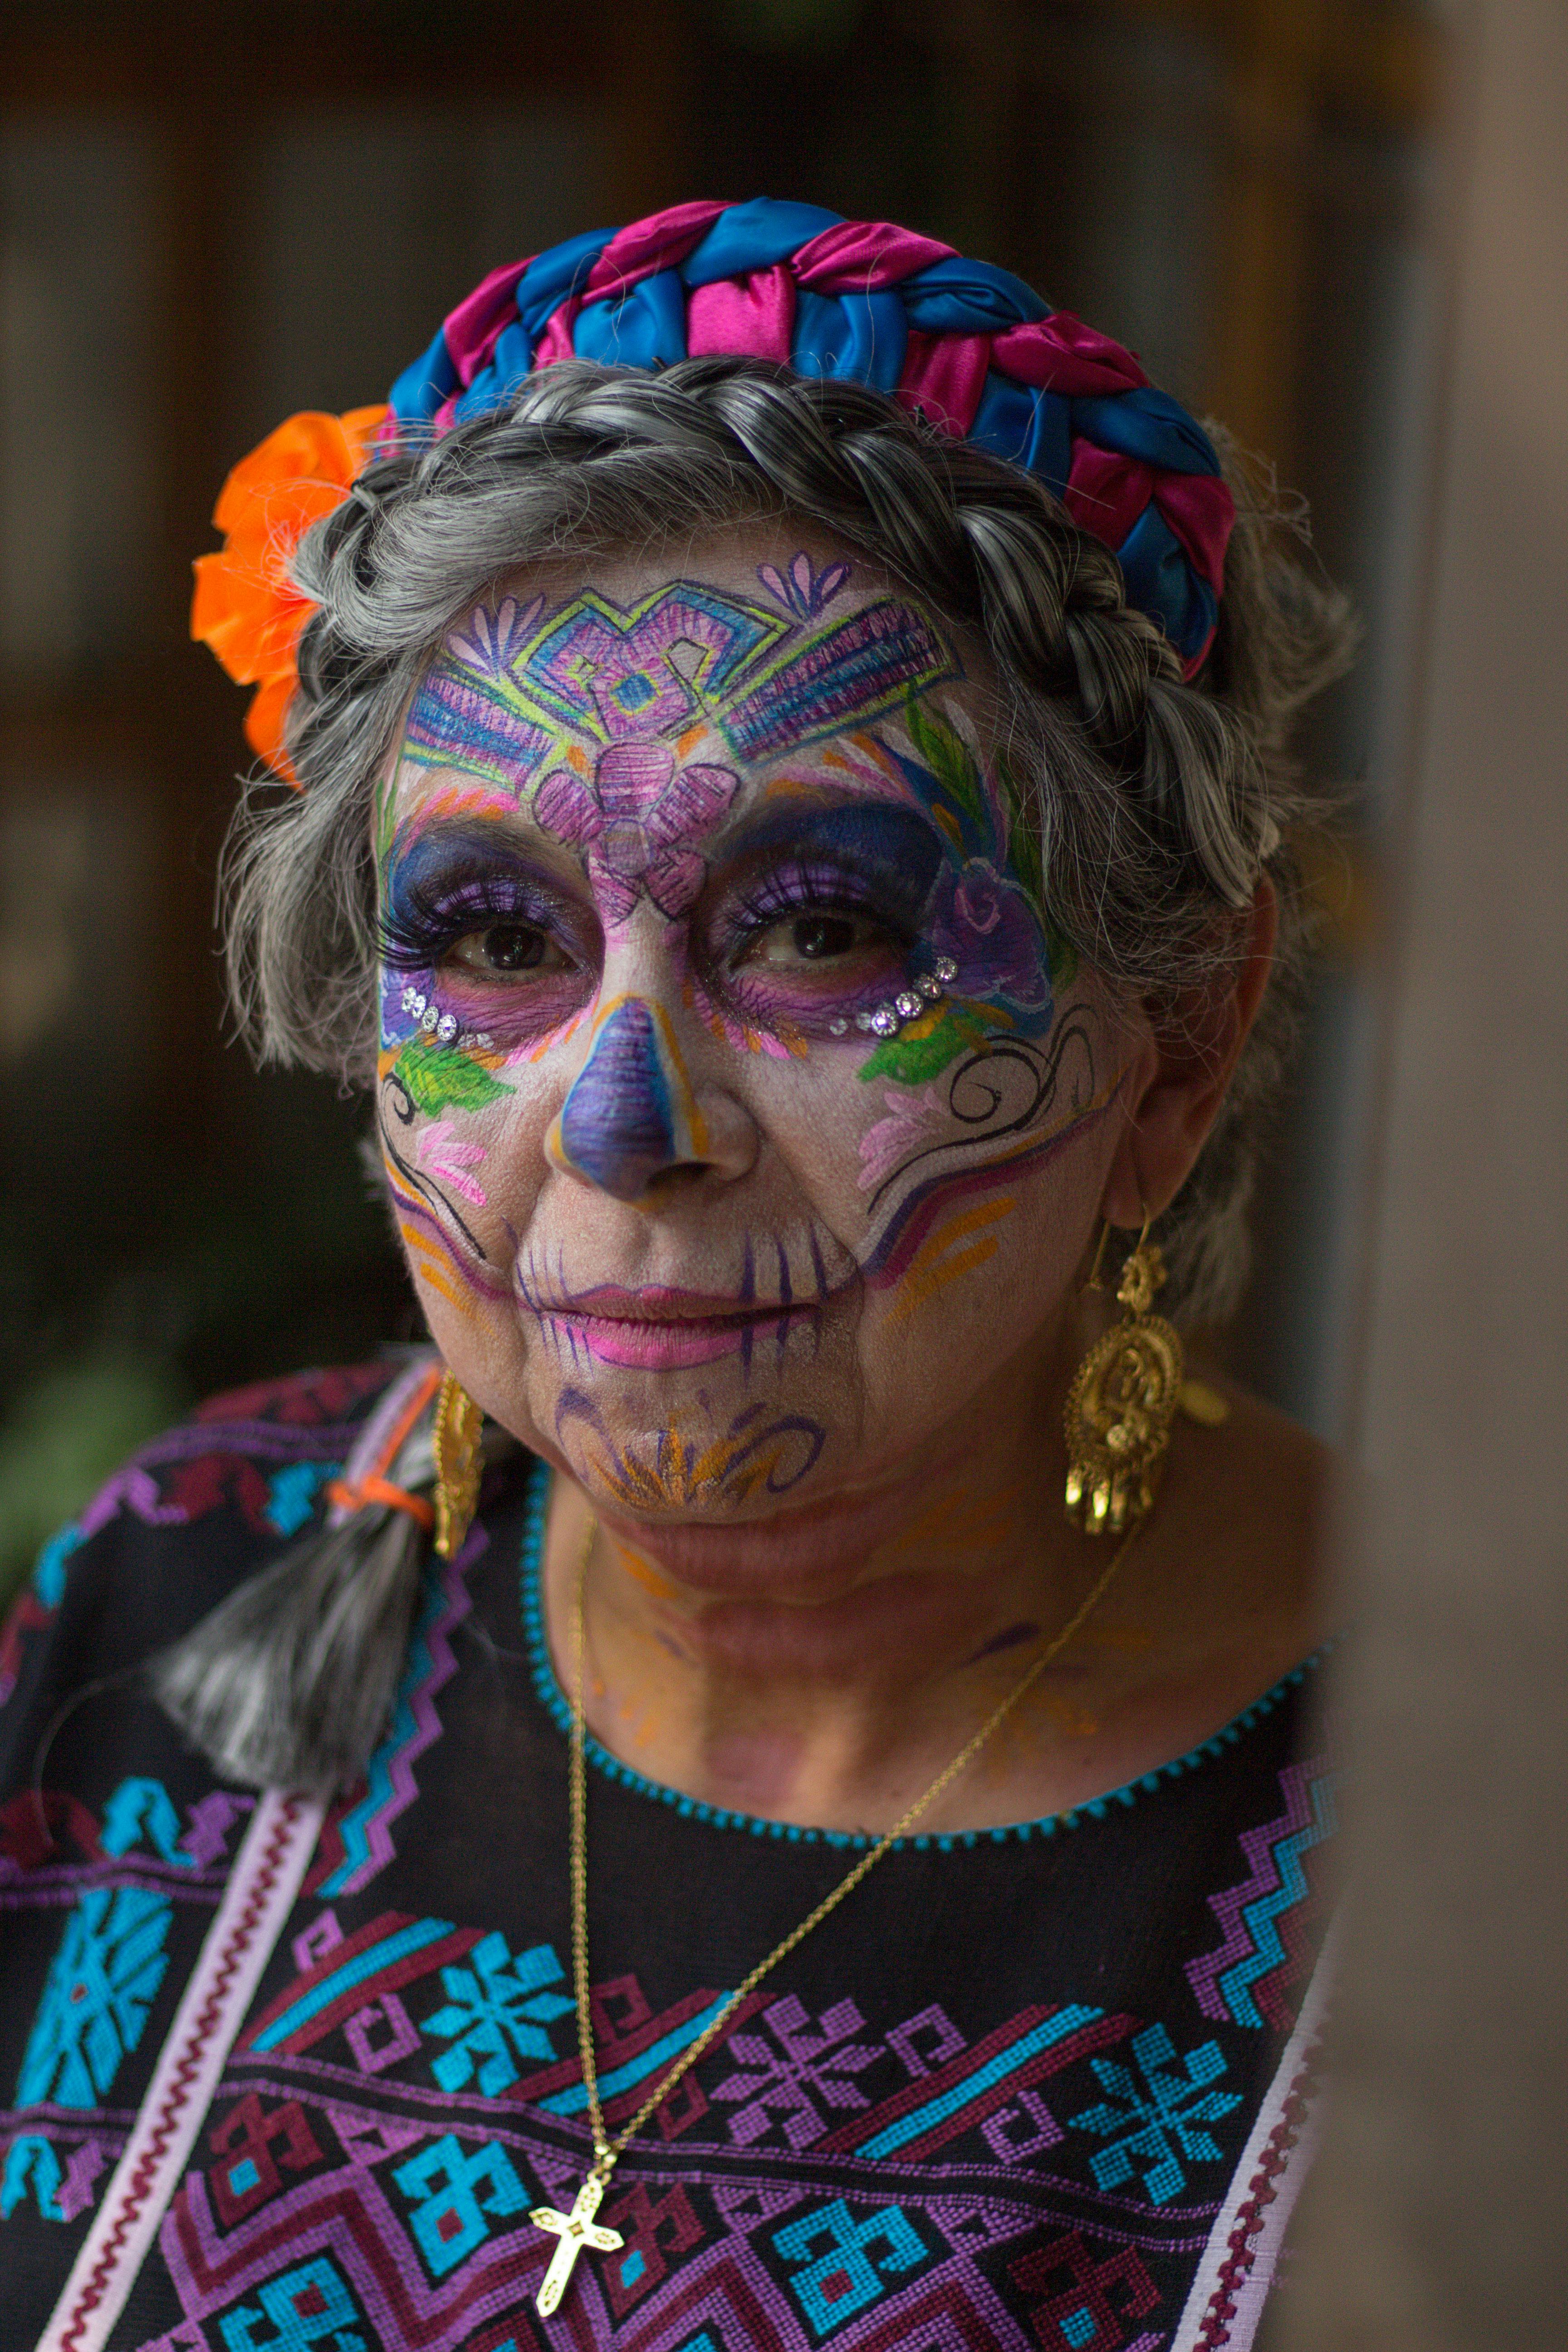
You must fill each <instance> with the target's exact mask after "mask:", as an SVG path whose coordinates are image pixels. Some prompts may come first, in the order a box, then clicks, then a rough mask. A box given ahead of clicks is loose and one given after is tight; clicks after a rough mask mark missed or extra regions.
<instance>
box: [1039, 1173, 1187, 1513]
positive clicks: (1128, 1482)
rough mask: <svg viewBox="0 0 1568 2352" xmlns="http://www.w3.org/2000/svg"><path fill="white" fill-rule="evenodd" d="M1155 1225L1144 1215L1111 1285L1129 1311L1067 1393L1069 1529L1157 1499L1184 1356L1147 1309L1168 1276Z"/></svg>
mask: <svg viewBox="0 0 1568 2352" xmlns="http://www.w3.org/2000/svg"><path fill="white" fill-rule="evenodd" d="M1151 1223H1152V1218H1151V1217H1150V1215H1149V1213H1148V1211H1147V1210H1145V1211H1144V1213H1143V1230H1142V1233H1141V1234H1139V1236H1138V1246H1137V1248H1136V1249H1134V1250H1133V1251H1132V1252H1131V1254H1130V1255H1129V1257H1128V1259H1127V1263H1126V1265H1124V1266H1123V1267H1122V1269H1121V1281H1120V1282H1119V1283H1118V1284H1117V1286H1116V1296H1117V1297H1118V1298H1119V1299H1120V1300H1121V1305H1122V1307H1124V1308H1125V1310H1126V1311H1125V1313H1124V1314H1123V1316H1122V1318H1121V1322H1120V1323H1118V1324H1115V1325H1113V1326H1112V1328H1110V1330H1109V1331H1107V1332H1106V1333H1105V1335H1104V1336H1103V1338H1101V1339H1097V1340H1096V1342H1095V1344H1094V1346H1093V1347H1092V1348H1091V1349H1089V1353H1088V1355H1087V1356H1086V1357H1085V1358H1084V1360H1083V1361H1082V1363H1081V1364H1080V1365H1079V1368H1078V1370H1077V1372H1076V1373H1075V1374H1074V1376H1073V1383H1072V1386H1071V1388H1069V1389H1068V1399H1067V1444H1068V1478H1067V1512H1068V1518H1069V1519H1070V1520H1071V1521H1072V1522H1073V1524H1074V1526H1075V1527H1081V1528H1082V1529H1083V1531H1084V1533H1085V1534H1086V1535H1091V1536H1097V1535H1100V1534H1101V1533H1102V1532H1103V1531H1104V1529H1105V1528H1110V1530H1111V1533H1112V1534H1113V1535H1120V1534H1121V1531H1122V1529H1123V1528H1130V1527H1136V1526H1137V1524H1138V1521H1139V1520H1140V1519H1141V1518H1142V1517H1143V1516H1144V1514H1145V1512H1146V1511H1148V1510H1149V1509H1150V1508H1151V1507H1152V1504H1153V1500H1154V1489H1155V1486H1157V1484H1158V1482H1159V1472H1160V1465H1161V1463H1162V1461H1163V1458H1164V1453H1165V1448H1166V1446H1167V1445H1168V1444H1170V1442H1171V1423H1172V1422H1173V1420H1174V1419H1175V1415H1176V1406H1177V1404H1178V1403H1179V1402H1180V1400H1181V1393H1182V1375H1183V1370H1184V1356H1183V1351H1182V1342H1181V1339H1180V1336H1179V1335H1178V1333H1177V1331H1176V1329H1175V1327H1174V1325H1173V1324H1170V1323H1167V1322H1166V1321H1165V1319H1164V1318H1163V1316H1160V1315H1152V1314H1151V1313H1150V1311H1149V1310H1150V1308H1151V1307H1152V1305H1153V1303H1154V1294H1155V1292H1156V1291H1157V1290H1158V1289H1159V1287H1160V1286H1161V1284H1162V1283H1163V1281H1164V1279H1165V1262H1164V1257H1163V1253H1162V1252H1161V1249H1160V1246H1159V1244H1158V1243H1157V1242H1151V1241H1150V1239H1149V1227H1150V1225H1151ZM1109 1234H1110V1225H1109V1224H1107V1225H1104V1226H1102V1228H1101V1230H1100V1247H1099V1248H1098V1249H1097V1250H1096V1252H1095V1254H1094V1264H1093V1265H1092V1267H1091V1268H1090V1270H1089V1289H1090V1290H1098V1289H1099V1288H1100V1261H1101V1259H1102V1258H1103V1257H1104V1255H1105V1244H1106V1239H1107V1236H1108V1235H1109Z"/></svg>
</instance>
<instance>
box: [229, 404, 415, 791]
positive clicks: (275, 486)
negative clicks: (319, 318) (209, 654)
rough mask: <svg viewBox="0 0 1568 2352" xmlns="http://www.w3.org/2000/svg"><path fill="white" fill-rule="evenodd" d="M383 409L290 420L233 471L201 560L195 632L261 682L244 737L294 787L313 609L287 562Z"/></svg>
mask: <svg viewBox="0 0 1568 2352" xmlns="http://www.w3.org/2000/svg"><path fill="white" fill-rule="evenodd" d="M386 415H387V411H386V409H385V407H384V406H382V407H376V408H351V409H350V410H349V412H348V414H347V415H345V416H328V415H323V414H322V413H321V411H320V410H316V409H303V410H301V411H300V415H297V416H290V417H289V418H288V419H287V420H286V421H285V422H284V423H283V424H281V425H279V427H278V429H277V431H276V432H275V433H269V434H268V436H267V438H266V440H265V441H263V442H262V443H261V445H260V446H259V447H258V448H255V449H253V450H252V451H251V453H250V455H249V457H242V458H241V459H240V461H239V463H238V465H237V467H235V469H234V471H233V473H232V474H230V476H229V478H228V479H227V481H226V483H225V484H224V486H223V491H222V495H221V496H220V497H219V499H218V502H217V506H216V509H215V510H214V513H213V521H214V523H215V524H216V527H217V529H218V530H221V531H222V532H223V533H224V535H225V540H224V545H223V547H222V549H221V550H220V551H218V553H216V555H198V556H197V558H196V561H195V575H196V592H195V597H194V598H193V600H192V604H191V635H192V636H193V637H195V638H196V639H198V640H199V641H200V642H202V643H203V644H205V645H209V646H211V647H212V649H213V651H214V653H215V654H216V656H217V657H218V659H219V661H220V662H221V663H222V664H223V666H224V667H225V669H226V670H227V672H228V674H229V676H230V677H232V678H234V679H235V680H236V681H237V683H238V684H239V685H241V686H254V687H257V688H258V693H257V694H256V695H255V696H254V697H253V698H252V700H251V705H250V709H248V711H247V713H246V719H245V734H246V740H247V742H248V743H249V745H250V748H251V750H252V751H255V752H257V753H258V754H259V756H260V757H261V758H262V759H263V760H265V761H266V762H267V764H268V767H269V768H270V769H271V770H272V772H273V773H274V774H275V775H279V776H281V777H283V778H284V779H285V781H286V782H289V783H291V784H292V783H297V782H298V781H299V780H298V778H297V777H296V776H295V773H294V771H293V768H292V767H291V766H290V764H289V755H288V753H287V752H286V751H285V750H284V749H283V719H284V713H285V712H286V711H287V709H288V708H289V697H290V696H291V695H292V694H293V691H294V688H295V686H296V685H297V683H298V672H297V670H296V667H295V658H296V654H297V650H298V647H299V643H300V630H301V629H302V628H303V627H304V625H305V623H306V622H307V620H308V619H309V618H310V614H311V613H312V612H313V611H314V610H315V607H314V605H313V604H311V602H310V598H309V597H308V596H302V595H301V594H300V591H299V590H298V589H297V588H296V587H295V586H294V584H293V582H292V581H291V580H290V579H289V576H288V563H289V557H290V556H291V555H292V554H293V552H294V550H295V548H296V547H297V546H298V545H299V543H300V540H301V539H302V538H303V537H304V535H305V533H306V531H307V530H309V529H310V525H311V524H312V523H313V522H319V521H320V520H321V517H322V515H324V514H330V513H331V510H332V509H333V508H334V507H335V506H338V505H341V504H342V500H343V499H344V498H346V497H347V495H348V491H349V488H350V485H351V484H352V483H353V480H354V478H355V477H356V476H357V475H359V474H360V473H362V472H363V469H364V467H365V466H366V464H367V463H368V462H369V459H370V457H371V455H372V452H373V449H374V442H375V436H376V433H377V431H378V430H379V428H380V426H381V425H382V423H383V421H384V418H385V416H386Z"/></svg>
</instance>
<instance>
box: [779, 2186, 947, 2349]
mask: <svg viewBox="0 0 1568 2352" xmlns="http://www.w3.org/2000/svg"><path fill="white" fill-rule="evenodd" d="M825 2237H826V2239H827V2241H828V2245H827V2250H826V2252H825V2253H820V2254H818V2255H817V2256H816V2260H815V2261H808V2260H807V2257H808V2256H809V2255H810V2253H811V2250H812V2248H813V2247H814V2246H816V2245H817V2244H819V2243H820V2242H821V2241H822V2240H823V2239H824V2238H825ZM879 2242H880V2243H881V2245H882V2248H883V2252H881V2253H879V2254H877V2255H875V2256H873V2254H872V2252H871V2248H872V2247H873V2246H875V2245H877V2244H878V2243H879ZM773 2245H774V2247H775V2249H776V2250H777V2252H779V2253H780V2254H782V2255H783V2256H784V2261H785V2262H786V2263H806V2267H805V2270H803V2271H797V2272H796V2273H795V2277H794V2278H792V2279H791V2281H790V2283H789V2284H790V2287H791V2290H792V2292H793V2294H794V2295H795V2301H796V2302H797V2303H798V2304H799V2305H800V2307H801V2310H802V2311H803V2312H804V2313H805V2317H806V2321H807V2324H808V2325H809V2326H810V2327H811V2328H812V2330H813V2332H814V2333H815V2334H816V2335H817V2336H826V2333H827V2331H828V2329H829V2328H830V2327H837V2326H840V2325H841V2324H842V2323H843V2322H844V2321H845V2320H846V2319H848V2318H849V2317H850V2316H851V2315H853V2314H854V2313H855V2312H857V2311H864V2310H865V2308H866V2306H867V2305H868V2304H872V2303H876V2302H878V2301H879V2300H880V2298H881V2296H882V2294H884V2293H885V2291H886V2290H885V2287H884V2284H883V2281H882V2278H881V2277H880V2275H879V2273H881V2272H883V2271H889V2272H892V2273H895V2274H896V2273H900V2272H902V2271H911V2270H913V2269H914V2268H915V2267H916V2266H917V2264H919V2263H923V2262H924V2261H925V2259H926V2248H925V2242H924V2240H923V2239H922V2238H921V2234H920V2231H918V2230H917V2229H916V2228H915V2226H914V2223H913V2222H912V2221H910V2218H909V2216H908V2214H906V2213H905V2212H904V2211H903V2210H902V2209H901V2208H900V2207H899V2206H897V2205H883V2206H879V2208H878V2210H877V2211H876V2212H874V2213H869V2214H868V2215H867V2217H866V2219H865V2221H857V2220H856V2219H855V2216H854V2214H853V2213H852V2212H851V2211H850V2210H849V2208H848V2206H847V2204H846V2203H845V2202H844V2200H843V2198H842V2197H839V2198H836V2199H835V2200H834V2202H833V2203H832V2204H831V2205H824V2206H822V2207H820V2208H819V2209H818V2210H817V2211H816V2212H815V2213H803V2214H802V2215H801V2216H800V2217H799V2219H798V2220H797V2221H791V2222H790V2223H789V2225H788V2226H787V2228H785V2229H783V2230H781V2231H779V2232H778V2234H777V2235H776V2236H775V2238H774V2239H773Z"/></svg>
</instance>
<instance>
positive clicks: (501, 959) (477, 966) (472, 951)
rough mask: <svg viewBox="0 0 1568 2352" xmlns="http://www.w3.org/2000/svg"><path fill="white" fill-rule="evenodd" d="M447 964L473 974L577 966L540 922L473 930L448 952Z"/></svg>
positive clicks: (513, 923)
mask: <svg viewBox="0 0 1568 2352" xmlns="http://www.w3.org/2000/svg"><path fill="white" fill-rule="evenodd" d="M444 961H446V962H447V963H455V964H458V965H460V966H461V968H462V969H463V970H464V971H473V972H532V971H574V970H575V968H576V967H575V964H574V960H573V958H572V957H571V956H569V955H568V954H567V953H566V950H564V949H563V948H562V947H560V946H558V945H557V943H556V941H555V940H552V938H551V936H550V934H549V932H548V931H544V930H541V929H540V928H539V926H538V924H536V923H518V922H510V923H491V924H490V925H489V928H488V929H485V930H482V931H469V932H468V933H466V934H465V936H464V937H463V938H462V939H460V940H457V941H455V943H454V944H453V945H452V946H451V947H450V948H448V950H447V954H446V957H445V959H444Z"/></svg>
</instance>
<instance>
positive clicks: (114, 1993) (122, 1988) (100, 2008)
mask: <svg viewBox="0 0 1568 2352" xmlns="http://www.w3.org/2000/svg"><path fill="white" fill-rule="evenodd" d="M166 1801H167V1800H165V1802H166ZM187 1859H188V1857H187ZM173 1909H174V1906H173V1905H172V1904H171V1903H170V1901H169V1898H168V1896H167V1895H149V1894H148V1893H146V1892H145V1890H144V1889H143V1888H142V1887H140V1886H119V1887H114V1888H112V1889H111V1888H110V1887H107V1886H95V1887H89V1890H88V1891H87V1893H86V1894H84V1895H82V1896H81V1897H80V1899H79V1902H78V1905H77V1907H76V1909H75V1910H74V1911H73V1912H72V1914H71V1916H70V1917H69V1919H68V1921H67V1922H66V1930H65V1933H64V1935H63V1936H62V1937H61V1938H60V1945H59V1949H58V1951H57V1953H56V1954H55V1957H54V1961H53V1963H52V1965H51V1967H50V1969H49V1974H48V1981H47V1983H46V1985H45V1987H44V1997H43V1999H42V2000H41V2001H40V2002H39V2003H38V2013H37V2017H36V2018H35V2019H34V2021H33V2031H32V2032H31V2034H30V2035H29V2036H28V2040H27V2048H26V2054H25V2055H24V2057H23V2060H22V2072H21V2075H20V2078H19V2080H18V2082H17V2085H16V2098H17V2103H18V2105H22V2106H33V2105H37V2104H38V2103H39V2102H40V2101H42V2100H45V2099H53V2100H54V2101H55V2102H56V2103H57V2105H59V2106H62V2107H92V2106H97V2105H100V2103H101V2102H102V2101H103V2100H104V2099H105V2098H107V2096H108V2095H109V2092H110V2086H111V2085H112V2084H113V2081H114V2077H115V2075H116V2074H118V2073H119V2071H120V2063H121V2059H122V2058H124V2057H125V2056H126V2055H127V2053H129V2052H131V2051H132V2050H134V2049H135V2047H136V2045H137V2043H138V2042H140V2041H141V2039H142V2029H143V2028H144V2027H145V2025H146V2022H147V2011H148V2010H149V2009H150V2008H151V2007H152V2004H153V1997H154V1995H155V1994H156V1992H157V1990H158V1987H159V1986H160V1985H161V1984H162V1983H163V1971H164V1969H166V1968H167V1967H168V1965H169V1958H168V1954H167V1953H166V1952H165V1951H164V1949H163V1946H164V1944H165V1942H166V1941H167V1939H168V1934H169V1921H170V1918H171V1916H172V1915H173Z"/></svg>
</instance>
